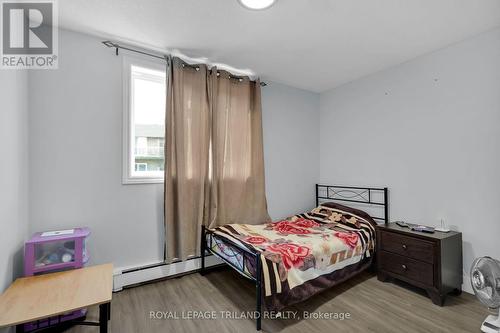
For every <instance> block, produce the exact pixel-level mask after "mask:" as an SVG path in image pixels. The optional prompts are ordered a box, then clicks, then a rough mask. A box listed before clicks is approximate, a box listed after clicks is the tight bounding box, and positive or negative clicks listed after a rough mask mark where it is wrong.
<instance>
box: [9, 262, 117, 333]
mask: <svg viewBox="0 0 500 333" xmlns="http://www.w3.org/2000/svg"><path fill="white" fill-rule="evenodd" d="M112 291H113V265H112V264H105V265H99V266H90V267H86V268H80V269H75V270H70V271H65V272H58V273H51V274H45V275H37V276H30V277H24V278H19V279H17V280H16V281H15V282H14V283H13V284H12V285H11V286H10V287H9V288H8V289H7V290H6V291H5V292H4V293H3V294H2V295H1V296H0V327H6V326H14V325H16V326H17V332H22V331H23V328H24V325H23V324H25V323H28V322H32V321H36V320H38V319H43V318H48V317H52V316H57V315H60V314H63V313H66V312H70V311H74V310H78V309H83V308H86V307H89V306H93V305H99V322H98V323H96V322H78V321H70V323H74V324H81V325H93V326H99V328H100V332H101V333H106V332H107V331H108V321H109V319H110V310H111V297H112Z"/></svg>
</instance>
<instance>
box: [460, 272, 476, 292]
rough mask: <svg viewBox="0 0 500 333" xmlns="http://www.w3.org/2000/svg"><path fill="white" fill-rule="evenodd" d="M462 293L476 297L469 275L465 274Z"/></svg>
mask: <svg viewBox="0 0 500 333" xmlns="http://www.w3.org/2000/svg"><path fill="white" fill-rule="evenodd" d="M462 291H465V292H466V293H469V294H472V295H474V290H472V285H471V284H470V276H469V274H464V282H463V283H462Z"/></svg>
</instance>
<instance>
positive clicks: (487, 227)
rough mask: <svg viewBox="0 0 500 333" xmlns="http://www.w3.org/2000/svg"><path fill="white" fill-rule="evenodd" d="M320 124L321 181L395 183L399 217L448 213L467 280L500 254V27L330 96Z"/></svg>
mask: <svg viewBox="0 0 500 333" xmlns="http://www.w3.org/2000/svg"><path fill="white" fill-rule="evenodd" d="M320 121H321V127H320V129H321V130H320V133H321V134H320V139H321V147H320V156H321V157H320V166H321V167H320V180H321V181H322V182H340V183H344V184H373V185H387V186H389V187H390V191H391V207H390V210H391V219H392V220H396V219H404V220H407V221H410V222H417V223H423V224H427V225H437V224H438V223H439V220H440V219H441V218H444V219H445V221H446V222H447V223H448V224H450V225H452V226H453V228H454V229H457V230H459V231H462V232H463V241H464V243H463V250H464V270H465V274H464V275H465V277H466V278H468V271H469V268H470V264H471V262H472V260H473V259H474V258H475V257H477V256H484V255H490V256H493V257H496V258H500V250H499V247H498V242H499V241H498V237H499V235H500V204H499V203H500V192H499V188H500V176H499V175H498V172H499V170H500V29H496V30H493V31H490V32H488V33H485V34H482V35H480V36H477V37H476V38H473V39H469V40H466V41H464V42H462V43H459V44H456V45H453V46H450V47H448V48H445V49H442V50H440V51H438V52H435V53H432V54H429V55H426V56H423V57H420V58H418V59H415V60H413V61H410V62H408V63H405V64H402V65H400V66H397V67H394V68H392V69H389V70H386V71H383V72H380V73H377V74H375V75H372V76H369V77H366V78H363V79H360V80H357V81H355V82H352V83H350V84H347V85H344V86H342V87H339V88H336V89H334V90H332V91H330V92H326V93H323V94H321V97H320ZM464 287H465V288H467V289H469V290H470V287H469V284H468V283H465V284H464Z"/></svg>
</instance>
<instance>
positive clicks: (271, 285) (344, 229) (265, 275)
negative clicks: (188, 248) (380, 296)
mask: <svg viewBox="0 0 500 333" xmlns="http://www.w3.org/2000/svg"><path fill="white" fill-rule="evenodd" d="M340 202H341V203H340ZM346 203H347V205H346ZM348 205H349V206H348ZM353 206H356V207H359V206H363V210H361V209H358V208H354V207H353ZM364 206H366V207H367V208H369V207H371V208H374V211H377V210H378V211H380V212H381V215H383V216H382V217H380V215H374V214H373V213H372V214H368V213H366V212H365V211H364ZM388 219H389V214H388V190H387V188H372V187H353V186H336V185H319V184H317V185H316V207H315V208H314V209H313V210H311V211H309V212H305V213H302V214H298V215H294V216H290V217H288V218H287V219H283V220H280V221H275V222H272V223H265V224H258V225H246V224H227V225H224V226H220V227H217V228H214V229H207V228H202V237H201V247H202V256H201V272H202V274H204V272H205V256H206V254H207V252H208V253H211V254H213V255H215V256H217V257H219V258H220V259H222V260H223V261H224V262H225V263H227V264H228V265H229V266H231V267H232V268H234V269H235V270H236V271H237V272H239V273H240V274H241V275H243V276H244V277H245V278H248V279H250V280H252V281H254V282H255V285H256V303H257V304H256V312H255V313H256V316H255V317H256V318H255V319H256V325H257V330H260V329H261V318H262V305H265V307H266V309H267V310H268V311H272V312H275V311H280V310H281V309H283V308H284V307H286V306H289V305H292V304H295V303H298V302H301V301H304V300H306V299H308V298H309V297H311V296H313V295H315V294H317V293H319V292H321V291H323V290H325V289H328V288H330V287H332V286H334V285H336V284H339V283H341V282H343V281H345V280H347V279H349V278H351V277H352V276H354V275H356V274H358V273H360V272H362V271H364V270H365V269H367V268H369V267H370V266H371V265H372V262H373V260H374V257H375V256H374V251H375V248H376V232H375V227H376V225H377V221H379V222H385V223H388Z"/></svg>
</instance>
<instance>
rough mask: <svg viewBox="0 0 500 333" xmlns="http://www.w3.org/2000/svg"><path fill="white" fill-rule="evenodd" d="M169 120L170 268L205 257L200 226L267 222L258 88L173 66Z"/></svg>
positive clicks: (198, 67) (216, 74)
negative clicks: (176, 261) (195, 258)
mask: <svg viewBox="0 0 500 333" xmlns="http://www.w3.org/2000/svg"><path fill="white" fill-rule="evenodd" d="M166 113H167V115H166V127H165V128H166V138H167V139H166V145H165V150H166V151H165V154H166V155H165V156H166V169H165V232H166V235H165V236H166V237H165V242H166V245H165V249H166V258H167V261H173V260H176V259H180V260H185V259H187V258H188V257H189V256H196V255H199V254H200V235H201V226H202V225H205V226H208V227H211V228H212V227H215V226H219V225H223V224H227V223H240V224H241V223H247V224H258V223H264V222H267V221H269V220H270V218H269V215H268V213H267V203H266V197H265V182H264V157H263V145H262V109H261V96H260V82H259V81H257V82H255V81H250V80H249V79H248V78H246V77H242V78H238V77H231V75H230V73H228V72H225V71H217V69H216V68H212V70H208V69H207V67H206V66H205V65H196V66H192V65H187V64H186V63H184V62H183V61H182V60H180V59H178V58H173V60H172V61H171V66H170V67H169V70H168V85H167V112H166Z"/></svg>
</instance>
